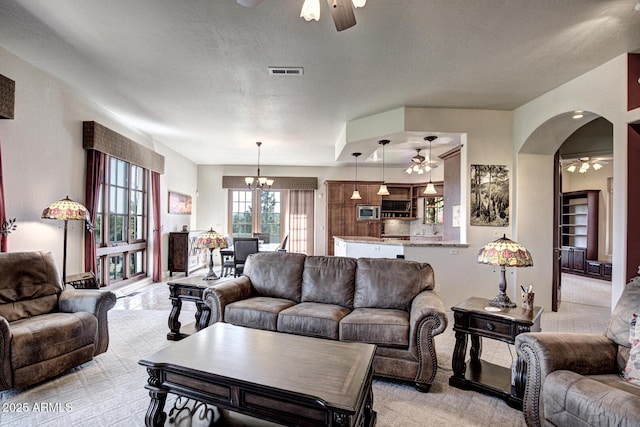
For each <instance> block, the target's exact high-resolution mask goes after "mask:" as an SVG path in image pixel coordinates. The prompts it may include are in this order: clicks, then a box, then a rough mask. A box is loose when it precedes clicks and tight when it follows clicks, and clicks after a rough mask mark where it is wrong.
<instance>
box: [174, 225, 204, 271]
mask: <svg viewBox="0 0 640 427" xmlns="http://www.w3.org/2000/svg"><path fill="white" fill-rule="evenodd" d="M202 233H204V231H176V232H172V233H169V275H170V276H173V273H174V272H183V273H184V275H185V276H188V275H189V273H191V272H193V271H194V270H197V269H199V268H202V267H204V266H205V265H206V263H207V253H206V251H205V250H202V249H200V248H198V247H197V246H196V240H197V239H198V236H199V235H200V234H202Z"/></svg>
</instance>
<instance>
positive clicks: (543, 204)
mask: <svg viewBox="0 0 640 427" xmlns="http://www.w3.org/2000/svg"><path fill="white" fill-rule="evenodd" d="M581 115H582V117H575V116H576V112H575V111H568V112H565V113H562V114H559V115H557V116H555V117H553V118H551V119H549V120H547V121H546V122H544V123H543V124H541V125H540V126H539V127H538V128H537V129H536V130H535V131H534V132H532V133H531V135H530V136H529V137H528V138H527V140H526V142H525V143H524V144H523V146H522V148H521V150H520V152H519V153H518V159H519V161H518V164H519V168H520V167H523V168H525V170H526V169H528V168H532V170H537V172H536V173H531V172H529V173H527V172H524V173H522V176H531V175H537V176H538V177H539V178H537V179H536V182H528V180H527V181H526V182H521V181H520V182H518V189H517V192H516V194H526V197H527V198H528V199H530V198H531V197H533V198H536V197H539V200H538V201H537V202H536V203H533V204H534V205H536V206H537V208H538V209H540V211H546V212H548V213H550V214H551V215H548V217H549V218H551V221H550V222H549V223H548V224H547V226H545V227H546V228H547V229H546V230H545V231H543V230H536V233H539V234H546V235H547V238H546V239H545V238H542V239H540V241H542V242H544V241H547V242H551V244H550V245H549V244H542V245H541V246H540V247H539V248H538V249H537V252H538V254H539V256H542V257H544V256H549V258H548V259H545V260H543V263H547V264H548V265H549V266H550V267H551V270H552V274H551V275H550V277H549V279H550V280H549V282H551V284H550V289H543V290H542V291H543V292H546V293H548V294H550V296H551V309H552V310H553V311H557V309H558V303H559V301H560V286H561V259H562V233H561V231H562V229H561V225H562V222H561V206H560V203H561V196H562V170H563V169H562V163H561V160H562V158H561V156H560V151H559V149H560V148H561V146H562V145H563V143H565V141H567V140H568V139H570V138H571V136H572V135H577V136H580V137H581V138H582V139H581V140H580V141H579V143H580V144H583V145H584V147H583V148H584V150H583V152H578V151H575V147H574V154H577V155H579V156H581V157H584V156H587V154H588V153H589V152H590V151H591V152H593V153H595V152H596V151H597V150H595V149H594V148H593V147H592V146H591V145H590V144H588V143H585V141H584V137H585V136H588V132H582V134H581V133H580V132H579V129H581V128H583V127H585V126H587V127H588V126H589V124H590V123H594V122H596V123H597V122H604V123H607V124H608V126H609V127H611V123H610V122H608V121H607V120H606V119H604V118H602V117H601V116H599V115H598V114H596V113H593V112H585V111H583V112H581ZM609 133H610V135H609V139H610V141H611V140H612V138H613V135H612V132H611V131H609ZM574 139H576V138H574ZM587 139H588V138H587ZM574 144H575V141H574ZM610 145H611V153H610V154H612V150H613V144H610ZM594 150H595V151H594ZM565 157H566V156H565ZM543 186H547V187H548V188H553V191H552V192H548V191H547V192H544V191H538V190H540V189H541V187H543ZM519 197H523V196H519ZM529 204H531V203H529ZM610 205H611V206H612V205H613V204H612V203H610ZM536 214H537V212H535V211H533V212H525V213H524V214H520V215H523V216H526V215H536ZM525 222H528V221H525ZM532 222H535V221H532ZM522 231H523V232H524V233H527V232H530V231H528V230H522ZM520 234H521V233H520V231H519V232H518V235H520ZM534 258H535V257H534ZM525 274H526V273H525Z"/></svg>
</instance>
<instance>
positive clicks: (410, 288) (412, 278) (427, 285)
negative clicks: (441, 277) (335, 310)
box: [353, 258, 434, 311]
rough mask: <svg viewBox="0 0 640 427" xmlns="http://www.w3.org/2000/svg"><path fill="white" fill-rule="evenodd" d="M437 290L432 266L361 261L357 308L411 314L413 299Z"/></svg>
mask: <svg viewBox="0 0 640 427" xmlns="http://www.w3.org/2000/svg"><path fill="white" fill-rule="evenodd" d="M433 287H434V281H433V269H432V268H431V266H430V265H429V264H424V263H419V262H415V261H406V260H403V259H388V258H359V259H358V269H357V270H356V288H355V295H354V298H353V306H354V307H355V308H365V307H371V308H394V309H398V310H406V311H409V309H410V308H411V301H412V300H413V298H414V297H415V296H416V295H418V294H419V293H420V292H422V291H424V290H425V289H433Z"/></svg>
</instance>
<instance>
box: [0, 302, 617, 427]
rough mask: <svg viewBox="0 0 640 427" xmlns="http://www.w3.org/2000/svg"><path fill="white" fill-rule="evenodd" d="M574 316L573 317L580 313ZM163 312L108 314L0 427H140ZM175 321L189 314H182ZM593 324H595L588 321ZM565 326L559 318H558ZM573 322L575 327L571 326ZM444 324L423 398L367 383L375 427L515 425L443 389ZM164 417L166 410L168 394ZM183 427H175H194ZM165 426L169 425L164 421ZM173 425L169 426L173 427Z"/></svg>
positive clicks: (446, 368)
mask: <svg viewBox="0 0 640 427" xmlns="http://www.w3.org/2000/svg"><path fill="white" fill-rule="evenodd" d="M577 307H578V310H580V307H579V306H577ZM584 308H585V313H583V314H582V313H577V317H578V318H582V319H590V320H592V323H590V324H588V325H585V322H582V324H581V326H582V327H577V328H575V329H577V330H576V332H582V330H581V329H587V330H584V332H590V331H591V330H593V331H602V332H603V331H604V330H605V328H606V324H607V322H608V317H607V316H608V310H606V309H603V310H602V311H598V312H595V311H594V310H595V308H594V307H586V306H585V307H584ZM167 316H168V312H167V311H164V310H111V311H110V312H109V331H110V346H109V350H108V351H107V352H106V353H104V354H101V355H99V356H97V357H96V358H95V359H94V360H93V361H91V362H88V363H85V364H84V365H82V366H80V367H78V368H75V369H72V370H70V371H68V372H67V373H65V374H63V375H61V376H59V377H57V378H55V379H52V380H50V381H47V382H45V383H43V384H41V385H38V386H34V387H30V388H26V389H20V390H10V391H5V392H0V402H1V403H0V405H1V407H0V425H1V426H21V427H22V426H56V427H57V426H92V427H94V426H122V427H130V426H142V425H144V416H145V413H146V410H147V407H148V404H149V396H148V393H147V390H146V389H145V388H144V386H145V384H146V380H147V373H146V370H145V368H144V367H142V366H140V365H139V364H138V361H139V360H140V359H142V358H144V357H145V356H148V355H150V354H151V353H153V352H156V351H158V350H160V349H162V348H164V347H166V346H169V345H172V344H173V342H172V341H167V339H166V334H167V332H168V327H167ZM183 316H184V317H183V318H184V319H187V318H190V317H191V318H192V316H193V312H189V311H184V312H183ZM567 316H568V317H570V318H573V317H576V313H575V312H569V313H548V314H547V313H545V314H544V315H543V330H547V331H554V330H562V328H560V327H559V325H561V324H562V323H563V318H564V317H567ZM594 319H597V321H594ZM564 320H566V319H564ZM578 323H580V322H578ZM451 325H452V322H451V323H450V325H449V326H448V328H447V330H446V331H445V332H444V333H443V334H441V335H439V336H437V337H436V346H437V353H438V358H439V366H440V368H439V370H438V373H437V377H436V382H435V383H434V385H433V387H432V389H431V391H430V392H429V393H420V392H417V391H416V390H415V389H414V388H413V387H412V386H411V385H409V384H406V383H398V382H392V381H386V380H380V379H375V380H374V385H373V391H374V409H375V410H376V411H377V413H378V422H377V425H378V426H402V427H411V426H442V425H458V426H490V425H510V426H523V425H524V420H523V417H522V413H521V412H519V411H517V410H515V409H512V408H510V407H509V406H507V405H506V403H504V402H503V401H502V400H500V399H497V398H494V397H491V396H487V395H484V394H481V393H477V392H473V391H467V390H460V389H457V388H454V387H450V386H449V384H448V379H449V376H450V375H451V354H452V351H453V346H454V343H455V339H454V334H453V330H452V326H451ZM482 357H483V359H485V360H488V361H491V362H493V363H496V364H500V365H502V366H507V367H508V366H511V362H512V360H513V358H515V351H514V350H513V346H508V345H507V344H505V343H501V342H497V341H494V340H483V354H482ZM169 396H170V397H169V399H167V404H166V405H165V410H166V411H167V412H168V411H169V409H170V408H171V407H172V405H173V398H172V397H171V396H172V395H169ZM196 424H197V423H195V422H194V423H191V422H189V421H185V422H182V423H179V425H180V426H190V425H193V426H195V425H196ZM167 425H171V424H169V421H168V422H167ZM174 425H175V424H174Z"/></svg>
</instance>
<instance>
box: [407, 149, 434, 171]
mask: <svg viewBox="0 0 640 427" xmlns="http://www.w3.org/2000/svg"><path fill="white" fill-rule="evenodd" d="M416 151H417V154H416V155H415V156H413V157H412V158H411V164H410V165H409V166H408V167H407V168H406V169H405V170H404V171H405V172H406V173H408V174H409V175H411V174H412V173H413V172H415V173H417V174H418V175H422V174H423V173H425V172H429V171H430V170H431V169H435V168H437V167H438V164H437V163H436V162H435V161H433V160H431V159H429V160H427V159H426V157H424V156H423V155H421V154H420V151H422V148H416Z"/></svg>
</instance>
